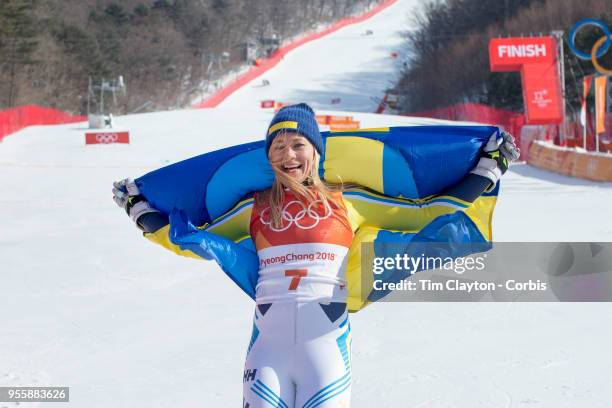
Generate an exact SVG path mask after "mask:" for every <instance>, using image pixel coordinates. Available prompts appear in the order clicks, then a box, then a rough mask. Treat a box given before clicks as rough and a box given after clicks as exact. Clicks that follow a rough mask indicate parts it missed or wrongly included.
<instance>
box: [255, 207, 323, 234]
mask: <svg viewBox="0 0 612 408" xmlns="http://www.w3.org/2000/svg"><path fill="white" fill-rule="evenodd" d="M319 203H321V204H323V201H322V200H316V201H313V202H312V203H310V204H309V205H308V207H305V206H304V203H302V202H301V201H297V200H293V201H289V202H288V203H287V204H286V205H285V206H284V207H283V211H282V214H281V218H282V219H283V221H287V225H285V226H284V227H282V228H277V227H275V226H273V225H272V221H271V220H270V207H267V208H266V209H264V210H263V211H262V212H261V215H260V219H261V223H262V224H263V225H267V226H268V227H269V228H270V229H271V230H272V231H274V232H282V231H285V230H287V229H289V227H291V225H293V224H295V226H296V227H298V228H300V229H303V230H307V229H311V228H314V227H316V226H317V225H319V222H321V220H324V219H327V218H329V217H330V216H331V214H332V210H331V207H330V206H329V205H327V206H325V207H326V208H325V213H324V214H322V215H321V214H319V213H317V211H316V206H317V204H319ZM292 205H296V206H298V208H300V210H299V211H298V212H297V213H296V214H295V215H291V213H290V212H289V211H288V210H289V207H291V206H292ZM306 215H308V217H309V218H310V219H311V220H314V222H313V223H312V224H308V223H306V224H305V225H304V221H302V220H304V218H305V217H306ZM266 216H267V217H266ZM266 218H267V219H266ZM283 224H284V222H283Z"/></svg>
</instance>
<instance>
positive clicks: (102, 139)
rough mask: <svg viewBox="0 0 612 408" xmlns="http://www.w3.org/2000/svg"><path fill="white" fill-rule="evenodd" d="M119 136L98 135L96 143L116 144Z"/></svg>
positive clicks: (114, 134)
mask: <svg viewBox="0 0 612 408" xmlns="http://www.w3.org/2000/svg"><path fill="white" fill-rule="evenodd" d="M117 140H119V136H118V135H117V134H116V133H98V134H96V142H98V143H116V142H117Z"/></svg>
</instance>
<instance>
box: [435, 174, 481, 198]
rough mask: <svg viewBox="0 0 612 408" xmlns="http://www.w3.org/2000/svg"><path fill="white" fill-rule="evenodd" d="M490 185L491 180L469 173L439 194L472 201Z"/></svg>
mask: <svg viewBox="0 0 612 408" xmlns="http://www.w3.org/2000/svg"><path fill="white" fill-rule="evenodd" d="M490 186H491V180H489V179H488V178H486V177H483V176H479V175H477V174H473V173H469V174H468V175H467V176H465V177H464V178H463V180H461V181H460V182H459V183H457V184H455V185H454V186H452V187H450V188H448V189H446V190H444V191H443V192H442V193H440V194H438V195H439V196H450V197H455V198H458V199H460V200H463V201H466V202H468V203H473V202H474V201H476V199H477V198H478V197H480V196H481V195H482V193H484V192H485V191H486V190H487V189H488V188H489V187H490Z"/></svg>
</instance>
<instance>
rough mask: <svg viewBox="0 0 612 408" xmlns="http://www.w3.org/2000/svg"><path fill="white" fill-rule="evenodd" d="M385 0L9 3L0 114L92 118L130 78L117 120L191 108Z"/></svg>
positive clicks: (3, 9) (4, 15)
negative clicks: (17, 109) (290, 47)
mask: <svg viewBox="0 0 612 408" xmlns="http://www.w3.org/2000/svg"><path fill="white" fill-rule="evenodd" d="M380 1H381V0H283V1H277V0H121V1H118V0H117V1H111V0H0V109H6V108H9V107H13V106H19V105H24V104H40V105H44V106H49V107H53V108H58V109H62V110H66V111H70V112H74V113H85V112H86V111H87V93H88V84H89V80H90V78H91V79H92V81H93V83H94V84H100V83H101V81H102V80H103V79H105V80H107V81H109V83H110V84H113V82H110V81H111V80H115V84H117V83H118V81H117V79H118V78H119V76H120V75H121V76H122V78H123V81H124V84H125V85H126V87H125V93H124V92H122V91H120V92H118V93H117V95H118V96H117V102H116V103H117V106H115V107H114V109H115V111H116V112H117V113H130V112H136V111H150V110H160V109H171V108H176V107H182V106H186V105H189V103H190V101H191V100H193V99H194V98H197V97H198V96H199V95H201V92H202V90H206V89H210V87H212V86H214V85H215V83H216V81H218V80H219V78H221V77H223V75H226V74H227V73H229V72H231V71H232V70H236V69H238V68H239V67H241V66H245V64H250V63H253V60H254V59H256V58H259V57H265V56H266V55H268V54H269V53H270V52H273V50H274V49H275V48H276V47H277V46H278V45H279V44H282V42H283V41H285V40H287V39H290V38H292V37H294V36H296V35H299V34H301V33H304V32H306V31H309V30H312V29H315V28H316V27H318V26H320V25H321V24H328V23H330V22H332V21H335V20H337V19H340V18H342V17H346V16H350V15H353V14H356V13H359V12H362V11H364V10H365V9H367V8H369V7H371V6H373V5H375V4H377V3H379V2H380Z"/></svg>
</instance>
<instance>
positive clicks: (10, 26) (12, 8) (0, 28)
mask: <svg viewBox="0 0 612 408" xmlns="http://www.w3.org/2000/svg"><path fill="white" fill-rule="evenodd" d="M35 8H36V0H0V61H1V62H0V70H1V71H3V72H6V73H7V75H8V77H7V79H8V81H7V84H6V87H7V88H8V89H7V92H6V101H5V104H6V105H7V106H8V107H12V106H14V105H15V101H16V99H17V92H18V86H17V85H18V80H17V79H18V74H19V70H20V69H22V68H24V67H25V66H26V65H30V64H33V63H34V62H35V61H34V59H33V58H32V53H33V52H34V50H35V49H36V46H37V44H38V42H37V40H36V36H37V34H38V33H37V22H36V19H35V18H34V17H33V12H34V10H35Z"/></svg>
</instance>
